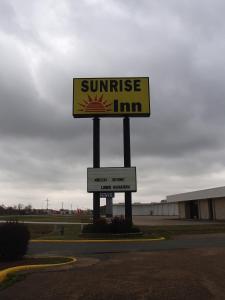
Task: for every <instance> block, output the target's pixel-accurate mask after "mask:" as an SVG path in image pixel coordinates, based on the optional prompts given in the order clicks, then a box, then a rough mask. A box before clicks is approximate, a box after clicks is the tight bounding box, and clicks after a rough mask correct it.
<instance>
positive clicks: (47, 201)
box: [45, 198, 49, 213]
mask: <svg viewBox="0 0 225 300" xmlns="http://www.w3.org/2000/svg"><path fill="white" fill-rule="evenodd" d="M45 201H46V204H47V213H48V203H49V200H48V198H47V199H46V200H45Z"/></svg>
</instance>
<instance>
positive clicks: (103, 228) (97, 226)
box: [82, 218, 109, 233]
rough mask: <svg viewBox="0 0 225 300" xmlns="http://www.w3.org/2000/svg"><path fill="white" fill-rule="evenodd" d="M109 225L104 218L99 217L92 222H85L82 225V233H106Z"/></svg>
mask: <svg viewBox="0 0 225 300" xmlns="http://www.w3.org/2000/svg"><path fill="white" fill-rule="evenodd" d="M108 232H109V226H108V224H107V222H106V219H104V218H99V219H98V220H97V221H96V222H95V223H94V224H87V225H85V226H84V227H83V230H82V233H108Z"/></svg>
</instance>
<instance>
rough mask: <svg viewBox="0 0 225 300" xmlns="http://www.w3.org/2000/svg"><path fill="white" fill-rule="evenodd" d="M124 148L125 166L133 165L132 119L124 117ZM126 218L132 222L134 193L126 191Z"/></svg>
mask: <svg viewBox="0 0 225 300" xmlns="http://www.w3.org/2000/svg"><path fill="white" fill-rule="evenodd" d="M123 148H124V167H131V154H130V119H129V117H124V119H123ZM125 219H126V221H127V222H128V223H130V224H132V194H131V192H125Z"/></svg>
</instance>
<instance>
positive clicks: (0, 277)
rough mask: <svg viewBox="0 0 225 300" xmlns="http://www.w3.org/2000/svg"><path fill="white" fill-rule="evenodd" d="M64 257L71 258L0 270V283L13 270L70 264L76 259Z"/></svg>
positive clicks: (13, 271)
mask: <svg viewBox="0 0 225 300" xmlns="http://www.w3.org/2000/svg"><path fill="white" fill-rule="evenodd" d="M64 257H65V258H69V259H71V261H68V262H64V263H56V264H40V265H23V266H16V267H11V268H7V269H4V270H1V271H0V283H2V282H3V281H4V280H6V279H7V276H8V275H9V274H12V273H15V272H19V271H27V270H34V269H43V268H49V267H58V266H64V265H68V264H72V263H74V262H75V261H77V259H76V258H75V257H66V256H62V258H64Z"/></svg>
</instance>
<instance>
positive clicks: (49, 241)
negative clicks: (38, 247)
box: [31, 237, 165, 243]
mask: <svg viewBox="0 0 225 300" xmlns="http://www.w3.org/2000/svg"><path fill="white" fill-rule="evenodd" d="M162 240H165V238H164V237H159V238H155V239H115V240H93V239H92V240H31V242H32V243H121V242H150V241H151V242H153V241H162Z"/></svg>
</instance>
